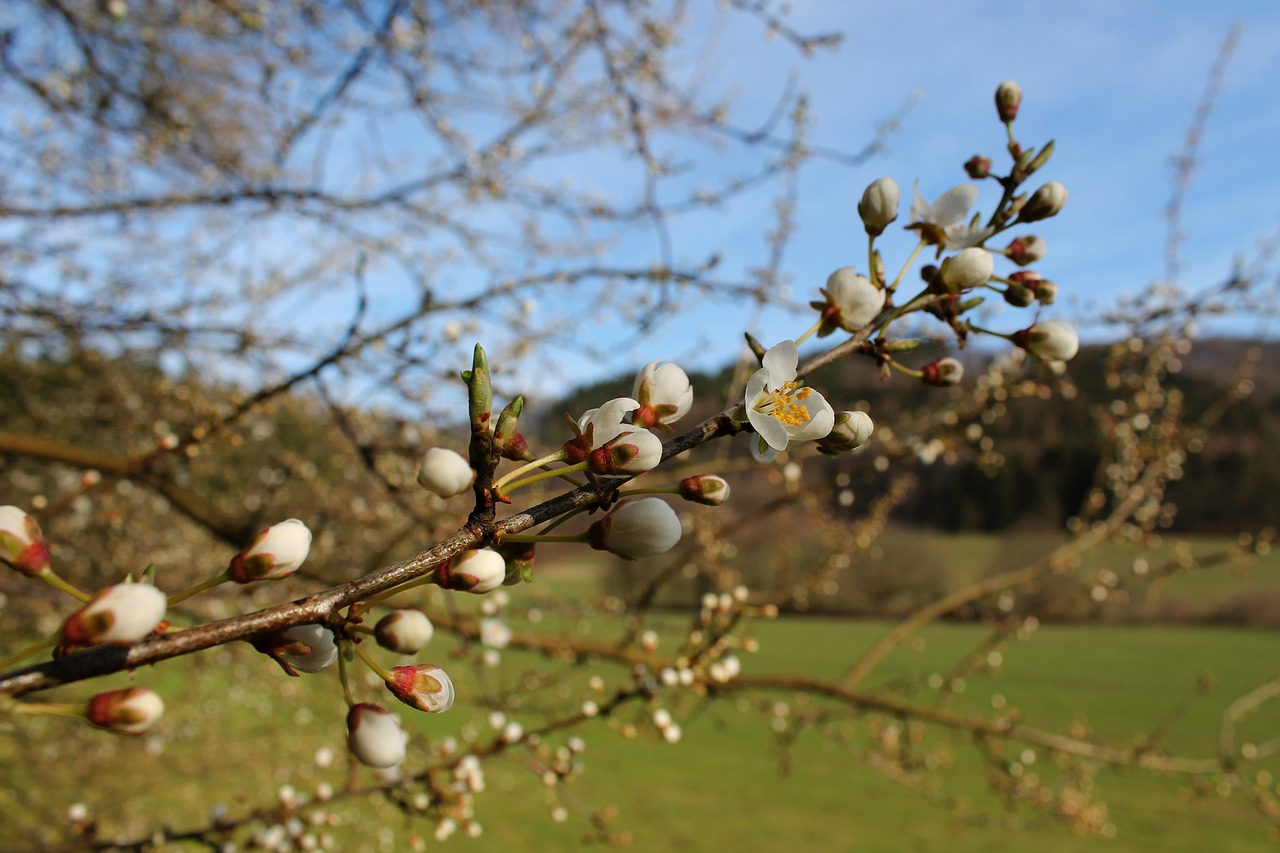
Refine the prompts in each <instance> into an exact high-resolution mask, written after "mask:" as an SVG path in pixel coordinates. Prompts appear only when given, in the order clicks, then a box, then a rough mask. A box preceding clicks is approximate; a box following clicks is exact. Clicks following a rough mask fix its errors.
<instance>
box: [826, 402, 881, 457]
mask: <svg viewBox="0 0 1280 853" xmlns="http://www.w3.org/2000/svg"><path fill="white" fill-rule="evenodd" d="M874 429H875V425H874V424H873V423H872V422H871V416H870V415H868V414H867V413H866V412H836V421H835V425H834V426H833V427H831V432H830V433H828V434H827V435H826V437H824V438H820V439H818V450H819V451H820V452H822V453H825V454H827V455H828V456H834V455H836V454H837V453H848V452H849V451H851V450H857V449H858V448H859V447H861V446H862V445H864V444H866V443H867V440H868V439H870V438H871V432H872V430H874Z"/></svg>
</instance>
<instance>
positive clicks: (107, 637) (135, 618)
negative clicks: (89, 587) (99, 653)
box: [62, 583, 168, 646]
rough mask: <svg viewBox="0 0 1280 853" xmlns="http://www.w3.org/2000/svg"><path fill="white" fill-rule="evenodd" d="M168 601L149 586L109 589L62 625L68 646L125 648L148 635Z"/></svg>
mask: <svg viewBox="0 0 1280 853" xmlns="http://www.w3.org/2000/svg"><path fill="white" fill-rule="evenodd" d="M167 606H168V600H167V599H166V598H165V594H164V593H163V592H161V591H160V590H158V589H156V588H155V587H154V586H152V585H151V584H146V583H122V584H116V585H115V586H109V587H107V588H106V589H104V590H102V591H101V592H99V593H98V594H97V595H95V596H94V597H93V600H92V601H90V602H89V603H88V604H86V605H85V606H84V607H82V608H80V609H79V610H77V611H76V612H75V613H72V614H71V615H70V616H68V617H67V621H66V622H64V623H63V624H62V642H63V643H65V644H66V645H69V646H96V645H103V644H110V645H128V644H129V643H136V642H138V641H139V640H143V639H145V638H146V637H148V636H150V634H151V632H152V631H154V630H155V629H156V626H157V625H159V624H160V621H161V620H162V619H164V613H165V609H166V607H167Z"/></svg>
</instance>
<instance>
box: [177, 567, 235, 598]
mask: <svg viewBox="0 0 1280 853" xmlns="http://www.w3.org/2000/svg"><path fill="white" fill-rule="evenodd" d="M227 572H228V570H225V569H224V570H223V572H222V574H220V575H215V576H214V577H211V578H209V579H208V580H205V581H201V582H200V583H198V584H196V585H195V586H193V587H191V588H189V589H184V590H183V591H182V592H180V593H178V594H177V595H171V596H169V606H170V607H172V606H173V605H175V604H177V603H178V602H180V601H186V600H187V599H188V598H190V597H191V596H193V595H199V594H200V593H202V592H204V591H205V590H206V589H213V588H214V587H215V586H221V585H222V584H224V583H226V582H227V581H229V580H231V575H229V574H228V573H227Z"/></svg>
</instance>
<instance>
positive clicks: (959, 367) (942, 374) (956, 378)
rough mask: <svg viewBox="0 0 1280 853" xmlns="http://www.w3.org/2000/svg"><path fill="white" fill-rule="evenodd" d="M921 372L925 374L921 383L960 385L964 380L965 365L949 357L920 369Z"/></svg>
mask: <svg viewBox="0 0 1280 853" xmlns="http://www.w3.org/2000/svg"><path fill="white" fill-rule="evenodd" d="M920 372H921V373H922V374H924V375H923V376H922V377H921V379H920V381H921V382H923V383H924V384H926V385H938V386H947V385H959V384H960V380H961V379H962V378H964V365H963V364H961V363H960V362H959V361H958V360H957V359H954V358H951V357H950V356H947V357H946V358H940V359H938V360H937V361H933V362H930V363H929V364H926V365H925V366H924V367H922V368H920Z"/></svg>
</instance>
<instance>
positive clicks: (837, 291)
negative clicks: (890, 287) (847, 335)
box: [822, 267, 887, 333]
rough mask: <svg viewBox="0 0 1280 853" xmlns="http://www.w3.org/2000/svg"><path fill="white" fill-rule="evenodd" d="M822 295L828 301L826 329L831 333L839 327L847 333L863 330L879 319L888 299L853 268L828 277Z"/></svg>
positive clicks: (825, 315) (826, 305)
mask: <svg viewBox="0 0 1280 853" xmlns="http://www.w3.org/2000/svg"><path fill="white" fill-rule="evenodd" d="M822 292H823V294H824V295H825V296H826V297H827V301H826V304H825V307H824V310H823V319H824V321H825V322H824V323H823V325H824V326H825V327H826V328H825V331H826V332H828V333H830V332H831V331H834V330H835V327H837V326H838V327H840V328H841V329H844V330H845V331H846V332H852V331H855V330H857V329H860V328H862V327H863V326H865V325H867V324H868V323H870V322H871V321H872V320H874V319H875V318H876V317H877V316H879V314H880V312H881V311H882V310H883V309H884V303H885V299H886V298H887V295H886V294H885V292H884V291H883V290H881V289H880V288H879V287H877V286H876V285H875V284H873V283H872V281H871V279H869V278H867V277H866V276H861V275H858V274H857V272H855V271H854V269H853V267H841V268H840V269H838V270H836V271H835V272H833V273H832V274H831V275H829V276H827V284H826V287H824V288H823V289H822Z"/></svg>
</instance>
